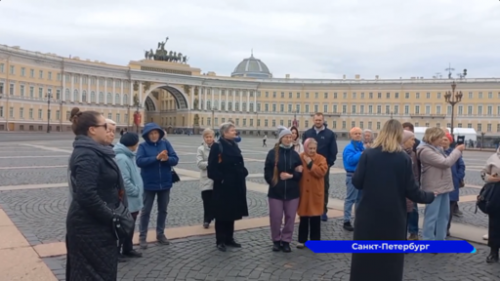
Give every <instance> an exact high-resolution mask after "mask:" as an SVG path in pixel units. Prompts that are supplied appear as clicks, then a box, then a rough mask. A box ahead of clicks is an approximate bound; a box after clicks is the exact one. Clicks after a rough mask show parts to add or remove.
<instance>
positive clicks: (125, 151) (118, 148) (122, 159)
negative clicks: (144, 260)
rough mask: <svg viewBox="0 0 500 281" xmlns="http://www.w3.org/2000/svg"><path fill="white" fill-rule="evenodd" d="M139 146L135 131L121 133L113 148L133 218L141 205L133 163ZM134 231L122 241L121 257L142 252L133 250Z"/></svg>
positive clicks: (137, 255) (136, 172) (138, 256)
mask: <svg viewBox="0 0 500 281" xmlns="http://www.w3.org/2000/svg"><path fill="white" fill-rule="evenodd" d="M137 146H139V135H137V134H136V133H128V134H123V136H122V137H121V138H120V142H119V143H117V144H116V145H115V146H114V147H113V150H114V151H115V153H116V156H115V159H116V163H117V164H118V167H119V168H120V172H121V175H122V178H123V183H124V186H125V195H126V196H127V201H128V210H129V211H130V214H131V215H132V218H133V219H134V222H135V221H136V220H137V215H138V214H139V211H140V210H141V209H142V207H143V202H142V201H143V199H142V193H143V190H144V187H143V184H142V178H141V174H140V172H139V168H137V165H136V164H135V151H136V150H137ZM133 237H134V233H133V232H132V235H131V236H130V237H129V239H127V240H125V241H123V243H122V245H121V255H122V257H120V258H123V257H131V258H140V257H142V253H140V252H138V251H136V250H134V248H133V244H132V239H133Z"/></svg>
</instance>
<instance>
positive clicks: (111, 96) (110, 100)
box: [106, 93, 113, 104]
mask: <svg viewBox="0 0 500 281" xmlns="http://www.w3.org/2000/svg"><path fill="white" fill-rule="evenodd" d="M106 103H109V104H111V103H113V95H112V94H111V93H108V94H107V95H106Z"/></svg>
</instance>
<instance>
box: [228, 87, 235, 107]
mask: <svg viewBox="0 0 500 281" xmlns="http://www.w3.org/2000/svg"><path fill="white" fill-rule="evenodd" d="M229 91H230V92H231V96H232V97H233V99H232V102H231V103H232V104H233V109H232V110H233V111H234V109H235V108H236V103H235V102H236V97H235V96H234V95H236V91H235V90H234V89H231V90H229Z"/></svg>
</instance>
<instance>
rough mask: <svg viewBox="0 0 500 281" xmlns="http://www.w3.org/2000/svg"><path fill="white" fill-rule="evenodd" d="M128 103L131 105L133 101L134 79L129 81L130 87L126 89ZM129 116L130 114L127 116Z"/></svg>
mask: <svg viewBox="0 0 500 281" xmlns="http://www.w3.org/2000/svg"><path fill="white" fill-rule="evenodd" d="M128 96H129V97H128V105H133V102H134V81H130V88H129V90H128ZM129 118H130V116H129Z"/></svg>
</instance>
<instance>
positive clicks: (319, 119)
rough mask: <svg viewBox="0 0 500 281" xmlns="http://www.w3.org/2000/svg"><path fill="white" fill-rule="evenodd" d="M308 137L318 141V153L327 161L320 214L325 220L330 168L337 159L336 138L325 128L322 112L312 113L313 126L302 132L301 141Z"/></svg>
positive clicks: (326, 217)
mask: <svg viewBox="0 0 500 281" xmlns="http://www.w3.org/2000/svg"><path fill="white" fill-rule="evenodd" d="M308 138H313V139H315V140H316V142H317V143H318V149H317V152H318V154H320V155H322V156H323V157H325V158H326V162H327V163H328V171H327V172H326V175H325V206H324V213H323V215H322V216H321V220H323V221H327V220H328V216H327V215H326V213H327V212H328V198H329V193H328V191H329V189H330V168H331V167H332V166H333V165H334V164H335V160H337V151H338V150H337V140H336V138H335V133H334V132H333V131H332V130H330V129H327V128H326V124H325V117H324V116H323V113H321V112H318V113H316V114H315V115H314V126H313V127H312V128H311V129H309V130H307V131H305V132H304V134H302V142H304V141H305V140H306V139H308Z"/></svg>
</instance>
